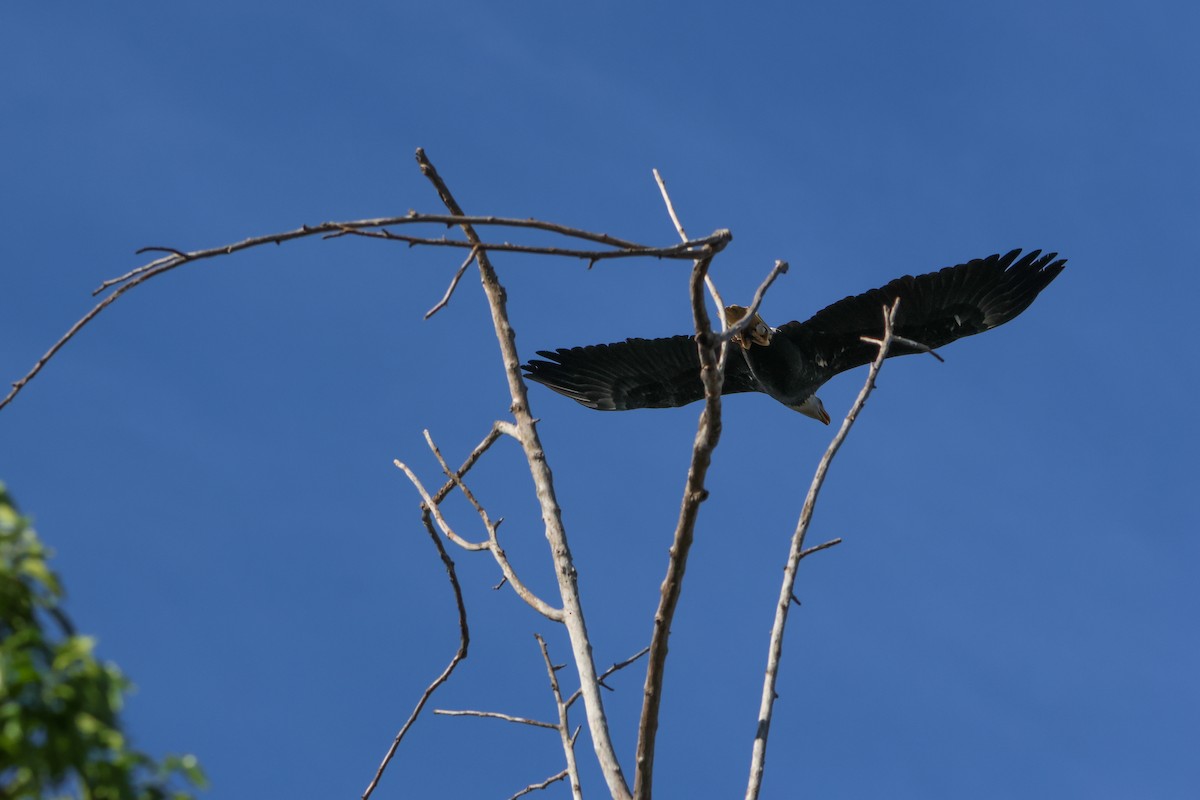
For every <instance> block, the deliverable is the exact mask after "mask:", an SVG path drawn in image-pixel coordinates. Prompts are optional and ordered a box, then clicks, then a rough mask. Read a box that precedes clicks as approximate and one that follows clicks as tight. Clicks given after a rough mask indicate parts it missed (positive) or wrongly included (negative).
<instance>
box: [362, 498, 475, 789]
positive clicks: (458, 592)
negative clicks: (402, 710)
mask: <svg viewBox="0 0 1200 800" xmlns="http://www.w3.org/2000/svg"><path fill="white" fill-rule="evenodd" d="M422 520H423V521H424V523H425V530H426V531H428V532H429V538H430V539H432V540H433V546H434V547H436V548H437V551H438V555H439V556H441V559H442V564H443V565H444V566H445V567H446V574H447V575H448V576H449V578H450V586H451V588H452V589H453V590H454V602H455V604H456V605H457V606H458V631H459V639H458V650H457V652H455V654H454V657H453V658H451V659H450V663H449V664H447V665H446V668H445V669H444V670H442V674H441V675H438V676H437V677H436V678H434V680H433V683H431V684H429V686H428V687H426V689H425V691H424V692H423V693H422V694H421V699H420V700H418V701H417V705H416V707H415V708H413V710H412V713H411V714H409V715H408V720H407V721H405V723H404V725H403V727H401V728H400V732H399V733H397V734H396V738H394V739H393V740H392V746H391V747H389V748H388V751H387V753H385V754H384V756H383V761H382V762H381V763H380V764H379V769H377V770H375V776H374V777H373V778H371V782H370V783H369V784H368V785H367V788H366V790H365V791H364V792H363V793H362V800H368V799H369V798H370V797H371V793H372V792H374V791H375V787H377V786H378V785H379V781H380V779H381V778H383V772H384V770H386V769H387V767H388V764H390V763H391V761H392V757H393V756H395V755H396V750H397V749H398V748H399V747H400V741H401V740H402V739H403V738H404V734H406V733H408V729H409V728H411V727H412V726H413V723H414V722H416V721H417V717H418V716H419V715H420V714H421V709H423V708H424V707H425V703H427V702H428V701H429V698H430V697H432V696H433V693H434V692H435V691H436V690H437V688H438V687H439V686H441V685H442V684H443V683H445V682H446V681H448V680H449V679H450V674H451V673H452V672H454V668H455V667H457V666H458V662H460V661H462V660H463V659H465V658H466V657H467V649H468V648H469V647H470V645H471V631H470V629H469V628H468V627H467V606H466V603H464V602H463V595H462V587H461V586H459V584H458V575H457V574H456V573H455V571H454V560H453V559H452V558H450V554H449V553H447V552H446V548H445V547H443V546H442V539H441V537H440V536H438V534H437V531H435V530H434V529H433V523H432V522H431V521H430V518H429V514H428V513H425V514H423V515H422Z"/></svg>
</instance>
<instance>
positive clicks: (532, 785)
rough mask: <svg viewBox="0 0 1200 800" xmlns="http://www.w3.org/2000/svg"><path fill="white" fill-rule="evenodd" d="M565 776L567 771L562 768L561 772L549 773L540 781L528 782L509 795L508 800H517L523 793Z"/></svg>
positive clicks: (547, 784) (541, 787)
mask: <svg viewBox="0 0 1200 800" xmlns="http://www.w3.org/2000/svg"><path fill="white" fill-rule="evenodd" d="M565 777H567V771H566V770H565V769H564V770H563V771H562V772H560V773H558V774H557V775H551V776H550V777H549V778H546V780H544V781H542V782H541V783H531V784H529V785H528V786H526V787H525V788H524V789H522V790H521V791H519V792H517V793H516V794H514V795H512V796H511V797H509V798H508V800H517V798H518V797H524V796H525V795H527V794H529V793H530V792H536V791H537V790H538V789H545V788H546V787H547V786H549V785H550V784H552V783H554V782H555V781H561V780H562V779H563V778H565Z"/></svg>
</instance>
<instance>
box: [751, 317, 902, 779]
mask: <svg viewBox="0 0 1200 800" xmlns="http://www.w3.org/2000/svg"><path fill="white" fill-rule="evenodd" d="M899 306H900V300H899V298H897V299H896V301H895V302H893V303H892V306H891V308H886V307H885V308H884V309H883V337H882V338H881V339H880V340H879V353H878V355H876V356H875V360H874V361H873V362H872V363H871V369H870V371H868V372H867V379H866V381H865V382H864V383H863V387H862V390H861V391H859V393H858V398H857V399H855V401H854V405H853V406H851V407H850V411H849V412H848V413H847V414H846V418H845V419H843V420H842V425H841V427H840V428H839V429H838V432H837V434H836V435H835V436H834V437H833V441H831V442H830V443H829V447H828V449H826V450H825V454H824V455H823V456H821V461H820V462H819V463H818V464H817V471H816V474H815V475H813V479H812V483H811V484H810V485H809V487H808V495H807V496H806V497H805V498H804V506H803V507H802V508H801V510H800V519H799V521H798V522H797V523H796V530H795V532H794V533H793V534H792V544H791V550H790V551H789V553H788V560H787V565H786V566H785V567H784V571H783V585H782V586H781V587H780V590H779V601H778V602H777V604H776V606H775V622H774V624H773V625H772V627H771V639H770V644H769V646H768V651H767V672H766V677H765V678H764V679H763V689H762V699H761V701H760V704H759V711H758V727H757V729H756V730H755V734H754V747H753V750H752V753H751V757H750V779H749V782H748V784H747V787H746V800H756V798H757V797H758V793H759V790H760V789H761V788H762V777H763V770H764V768H765V765H766V757H767V736H768V734H769V733H770V729H771V713H772V711H773V709H774V706H775V682H776V680H777V678H778V676H779V662H780V658H781V656H782V654H783V631H784V626H785V625H786V624H787V615H788V610H789V609H790V608H791V604H792V599H793V598H794V597H795V595H794V591H795V586H796V569H797V567H798V566H799V564H800V559H801V558H802V557H803V556H804V554H805V551H804V537H805V535H806V534H807V533H808V526H809V523H810V522H811V521H812V515H813V509H814V508H815V507H816V503H817V496H818V495H819V494H820V492H821V486H822V485H823V484H824V483H825V476H826V475H827V474H828V472H829V465H830V464H831V463H832V461H833V457H834V456H835V455H837V451H838V449H839V448H840V447H841V446H842V442H844V441H845V440H846V435H847V434H848V433H849V432H850V428H851V427H853V425H854V421H855V420H856V419H858V414H859V412H860V411H862V408H863V406H864V405H865V404H866V402H867V398H868V397H869V396H870V394H871V391H872V390H873V389H874V388H875V377H876V376H877V375H878V374H879V370H880V368H881V367H882V366H883V361H884V359H886V358H887V354H888V350H889V349H890V348H891V346H892V342H893V340H894V332H893V326H894V325H895V322H896V310H897V309H898V308H899ZM827 544H828V543H827ZM823 546H825V545H822V546H821V547H823ZM814 549H816V548H814Z"/></svg>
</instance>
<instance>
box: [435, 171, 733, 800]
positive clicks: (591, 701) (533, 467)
mask: <svg viewBox="0 0 1200 800" xmlns="http://www.w3.org/2000/svg"><path fill="white" fill-rule="evenodd" d="M416 157H417V163H418V164H419V165H420V167H421V172H422V173H423V174H424V175H425V177H427V178H428V179H429V181H430V182H431V183H432V184H433V185H434V188H435V189H436V190H437V192H438V196H439V197H441V199H442V202H443V203H444V204H445V206H446V208H447V209H448V210H449V211H450V213H451V214H453V215H455V216H457V217H461V216H463V211H462V208H461V207H460V206H459V205H458V202H457V201H456V200H455V199H454V196H453V195H452V194H451V193H450V190H449V188H448V187H447V186H446V184H445V182H444V181H443V180H442V178H441V176H440V175H439V174H438V172H437V170H436V169H435V168H434V166H433V164H432V163H431V162H430V161H429V159H428V158H427V157H426V156H425V151H424V150H422V149H418V150H417V154H416ZM459 227H460V228H461V229H462V231H463V234H464V235H465V236H466V237H467V240H468V241H470V242H471V243H472V244H473V245H479V244H481V241H480V239H479V236H478V234H476V232H475V228H474V227H473V226H472V225H471V224H470V223H466V222H460V223H459ZM705 247H706V248H708V249H712V248H713V247H715V245H705ZM476 263H477V264H478V265H479V272H480V277H481V279H482V283H483V289H484V294H486V295H487V299H488V306H489V307H490V308H491V313H492V323H493V326H494V328H495V331H496V338H497V340H498V342H499V344H500V352H501V357H502V359H503V362H504V372H505V375H506V377H507V379H508V388H509V393H510V395H511V397H512V414H513V417H514V419H515V421H516V434H517V438H518V441H520V443H521V448H522V449H523V450H524V452H525V458H526V461H528V463H529V471H530V474H531V476H532V478H533V483H534V487H535V489H536V492H537V497H538V502H539V503H540V505H541V508H542V520H543V522H544V523H545V526H546V539H547V540H548V541H549V543H550V549H551V553H552V556H553V559H554V567H555V570H554V571H555V576H556V578H557V579H558V587H559V594H560V595H561V597H562V602H563V609H562V610H563V615H564V620H563V622H564V624H565V625H566V628H567V635H568V637H569V638H570V641H571V650H572V656H573V658H574V661H575V665H576V669H577V670H578V673H579V685H580V688H581V689H582V691H583V701H584V706H585V708H586V709H587V722H588V729H589V731H590V733H591V736H592V746H593V748H594V749H595V752H596V758H597V760H598V761H599V763H600V769H601V772H602V773H603V774H604V780H605V783H606V784H607V785H608V790H609V793H610V794H611V795H612V796H613V797H614V798H617V800H625V798H628V797H629V787H628V785H627V784H626V782H625V776H624V774H623V773H622V771H621V765H620V762H619V761H618V759H617V756H616V751H615V749H614V747H613V743H612V737H611V736H610V734H609V730H608V719H607V717H606V716H605V714H604V703H603V699H602V698H601V696H600V688H599V682H598V681H597V679H596V667H595V664H594V663H593V661H592V646H591V642H590V640H589V639H588V633H587V626H586V624H585V622H584V618H583V607H582V605H581V604H580V600H579V585H578V577H577V572H576V570H575V564H574V561H573V559H572V557H571V550H570V548H569V547H568V545H567V536H566V531H565V530H564V528H563V524H562V512H561V510H560V508H559V505H558V499H557V497H556V496H555V493H554V478H553V475H552V474H551V471H550V467H549V465H548V464H547V462H546V453H545V450H544V449H543V448H542V443H541V439H540V437H539V436H538V433H537V425H536V422H535V420H534V418H533V416H532V415H531V414H530V413H529V400H528V397H527V394H526V388H525V381H524V379H523V378H522V376H521V369H520V364H521V359H520V357H519V356H518V354H517V346H516V334H515V333H514V332H513V329H512V326H511V324H510V323H509V321H508V310H507V299H506V297H505V291H504V288H503V287H502V286H501V285H500V281H499V279H498V278H497V276H496V272H495V270H494V269H493V268H492V264H491V259H490V258H489V257H488V254H487V252H486V250H484V249H481V250H480V252H479V253H478V256H477V258H476Z"/></svg>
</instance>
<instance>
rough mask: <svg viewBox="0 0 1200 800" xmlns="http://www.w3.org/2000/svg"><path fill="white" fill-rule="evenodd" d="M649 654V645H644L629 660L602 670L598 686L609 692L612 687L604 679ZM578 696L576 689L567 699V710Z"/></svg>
mask: <svg viewBox="0 0 1200 800" xmlns="http://www.w3.org/2000/svg"><path fill="white" fill-rule="evenodd" d="M649 652H650V645H646V646H645V647H643V648H642V649H641V650H638V651H637V652H636V653H634V654H633V655H631V656H630V657H629V658H627V659H625V660H624V661H618V662H617V663H615V664H613V665H612V666H611V667H609V668H608V669H606V670H604V672H603V674H601V675H600V678H599V681H600V685H601V686H603V687H604V688H605V689H608V690H609V691H610V692H611V691H612V687H611V686H609V685H608V684H606V683H605V682H604V679H605V678H607V677H608V676H609V675H612V674H613V673H614V672H617V671H619V670H623V669H625V668H626V667H628V666H629V665H630V664H632V663H633V662H635V661H637V660H638V659H639V658H641V657H642V656H644V655H646V653H649ZM579 695H580V691H579V690H578V689H576V690H575V692H574V693H573V694H572V695H571V696H570V697H568V698H567V708H570V707H571V705H572V704H573V703H574V702H575V701H576V700H578V699H579Z"/></svg>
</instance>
